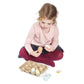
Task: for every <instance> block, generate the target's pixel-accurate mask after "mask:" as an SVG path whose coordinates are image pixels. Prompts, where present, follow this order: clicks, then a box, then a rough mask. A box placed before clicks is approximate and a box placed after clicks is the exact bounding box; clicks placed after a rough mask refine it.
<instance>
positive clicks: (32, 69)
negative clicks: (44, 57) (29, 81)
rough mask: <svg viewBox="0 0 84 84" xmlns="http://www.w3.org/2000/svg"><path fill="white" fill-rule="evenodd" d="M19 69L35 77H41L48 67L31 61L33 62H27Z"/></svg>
mask: <svg viewBox="0 0 84 84" xmlns="http://www.w3.org/2000/svg"><path fill="white" fill-rule="evenodd" d="M19 68H20V70H21V71H24V72H26V73H30V74H32V75H35V76H40V75H41V74H42V73H43V72H44V71H46V70H47V69H48V67H47V66H46V65H44V64H40V63H37V62H34V61H31V60H29V61H27V62H25V63H24V64H23V65H21V66H20V67H19Z"/></svg>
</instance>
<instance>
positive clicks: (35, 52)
mask: <svg viewBox="0 0 84 84" xmlns="http://www.w3.org/2000/svg"><path fill="white" fill-rule="evenodd" d="M40 54H41V53H37V51H32V52H30V55H32V56H34V57H38V56H39V55H40Z"/></svg>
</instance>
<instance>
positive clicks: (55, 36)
mask: <svg viewBox="0 0 84 84" xmlns="http://www.w3.org/2000/svg"><path fill="white" fill-rule="evenodd" d="M58 36H59V31H58V27H57V26H55V30H54V37H53V39H52V46H53V47H54V50H55V49H56V48H57V46H58Z"/></svg>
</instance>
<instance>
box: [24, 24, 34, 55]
mask: <svg viewBox="0 0 84 84" xmlns="http://www.w3.org/2000/svg"><path fill="white" fill-rule="evenodd" d="M34 35H35V31H34V25H33V26H32V27H31V29H30V31H29V33H28V36H27V38H26V41H25V44H24V46H25V49H26V50H27V52H28V53H29V54H30V52H32V51H33V49H32V47H31V41H32V40H33V38H34Z"/></svg>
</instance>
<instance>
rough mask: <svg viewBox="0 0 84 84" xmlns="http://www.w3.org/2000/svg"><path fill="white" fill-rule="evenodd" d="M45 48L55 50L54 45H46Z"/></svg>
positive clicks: (50, 50)
mask: <svg viewBox="0 0 84 84" xmlns="http://www.w3.org/2000/svg"><path fill="white" fill-rule="evenodd" d="M44 49H45V50H46V51H48V52H52V51H54V47H53V46H52V45H46V46H45V47H44Z"/></svg>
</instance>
